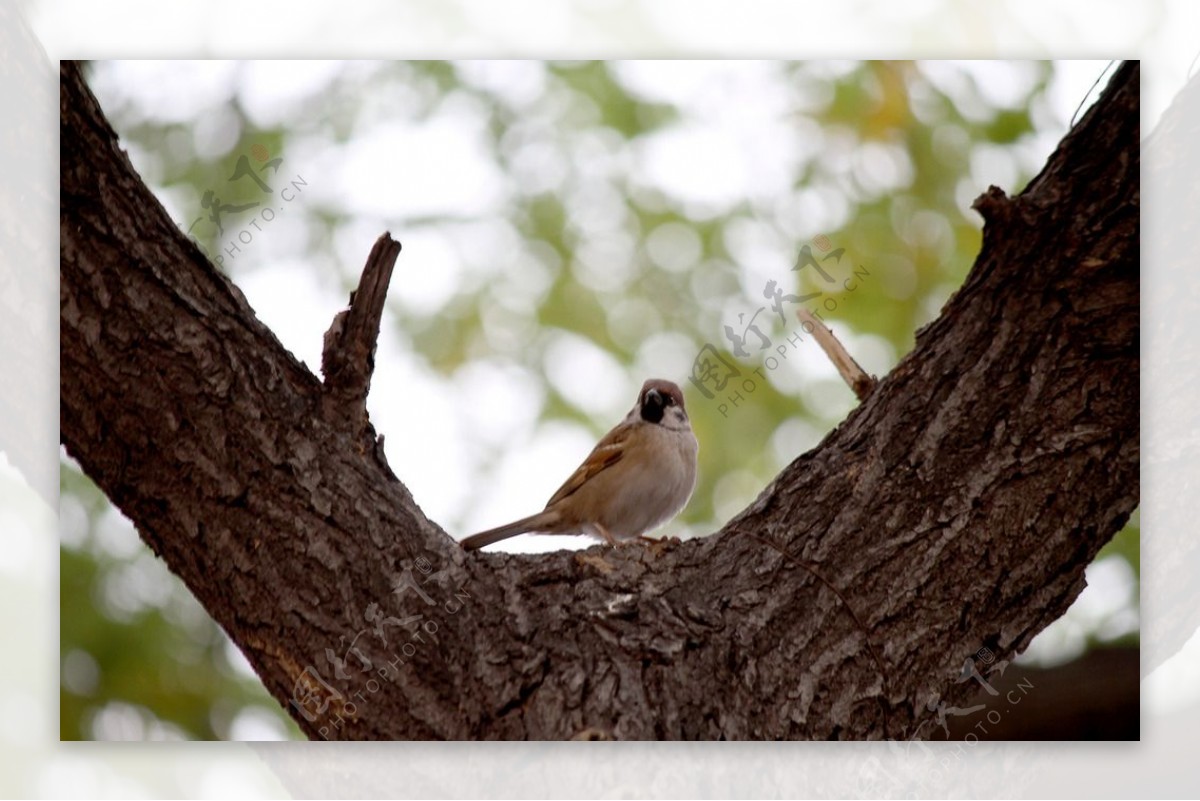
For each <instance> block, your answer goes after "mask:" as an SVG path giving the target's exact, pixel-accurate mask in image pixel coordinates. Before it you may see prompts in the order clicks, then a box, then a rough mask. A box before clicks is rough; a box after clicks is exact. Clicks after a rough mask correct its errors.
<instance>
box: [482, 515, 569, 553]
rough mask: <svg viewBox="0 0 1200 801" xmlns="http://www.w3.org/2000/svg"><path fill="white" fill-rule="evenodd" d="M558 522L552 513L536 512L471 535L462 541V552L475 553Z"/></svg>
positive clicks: (542, 529) (543, 529)
mask: <svg viewBox="0 0 1200 801" xmlns="http://www.w3.org/2000/svg"><path fill="white" fill-rule="evenodd" d="M557 520H558V515H557V514H555V513H554V512H546V511H542V512H538V513H537V514H536V515H530V516H529V517H522V518H521V519H520V520H516V521H514V522H512V523H509V524H508V525H505V526H499V527H497V528H489V529H488V530H487V531H481V532H479V533H478V534H472V535H471V536H469V537H467V538H466V539H465V540H463V541H462V543H461V544H462V547H463V550H464V551H477V550H479V549H480V548H485V547H487V546H488V545H491V544H492V543H493V542H499V541H500V540H506V539H508V538H509V537H515V536H517V535H518V534H524V533H525V532H527V531H545V530H546V527H547V526H550V525H553V524H554V523H555V522H556V521H557Z"/></svg>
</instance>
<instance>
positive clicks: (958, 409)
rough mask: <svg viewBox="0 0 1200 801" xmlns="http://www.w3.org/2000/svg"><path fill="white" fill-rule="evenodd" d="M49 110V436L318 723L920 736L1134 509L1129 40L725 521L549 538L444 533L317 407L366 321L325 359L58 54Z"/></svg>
mask: <svg viewBox="0 0 1200 801" xmlns="http://www.w3.org/2000/svg"><path fill="white" fill-rule="evenodd" d="M61 113H62V123H61V142H62V224H61V234H62V236H61V252H62V275H61V279H62V280H61V290H60V291H61V309H62V323H61V340H62V409H61V423H62V426H61V428H62V440H63V442H64V444H65V445H66V447H67V449H68V451H69V452H70V453H71V454H72V455H73V456H74V457H75V458H76V459H77V460H78V461H79V463H80V464H81V465H82V466H83V468H84V470H85V471H86V472H87V473H88V475H89V476H91V477H92V479H93V480H94V481H95V482H96V483H97V484H98V485H99V486H100V488H101V489H102V490H103V491H104V492H105V493H106V494H107V495H108V496H109V497H110V498H111V499H112V500H113V502H114V503H116V504H117V505H118V506H119V507H120V508H121V509H122V510H123V511H124V512H125V514H126V515H128V516H129V518H130V519H132V520H133V521H134V523H135V524H136V525H137V528H138V531H139V532H140V534H141V536H142V537H143V539H144V540H145V541H146V542H147V543H148V544H149V545H150V546H151V547H152V548H153V549H154V550H155V552H156V553H158V554H159V555H160V556H162V558H163V559H164V560H165V561H166V563H167V564H168V566H169V567H170V568H171V569H172V570H173V571H174V572H175V573H176V574H178V575H179V576H180V577H181V578H182V579H183V581H184V582H185V583H186V584H187V585H188V587H189V588H190V589H191V590H192V592H193V593H194V594H195V595H196V597H197V598H198V599H199V600H200V601H201V603H203V604H204V606H205V608H206V609H208V611H209V612H210V613H211V614H212V615H213V617H214V618H215V619H216V620H217V621H219V622H220V624H221V625H222V626H223V627H224V628H225V630H226V631H227V632H228V633H229V635H230V636H231V637H232V638H233V640H234V641H235V642H236V643H237V644H238V645H239V646H240V647H241V648H242V650H243V651H244V652H245V654H246V655H247V657H248V658H249V660H250V662H251V664H253V665H254V668H255V670H256V671H257V672H258V674H259V676H260V677H261V678H262V680H263V682H264V684H265V685H266V687H267V688H268V689H269V690H270V691H271V693H272V694H273V695H274V696H275V697H276V698H277V699H279V701H280V703H281V704H282V705H284V706H285V707H287V708H288V709H289V711H291V713H292V714H293V715H294V716H295V717H296V719H297V721H298V722H299V723H300V725H301V727H302V728H303V729H304V731H305V732H306V733H307V734H308V735H309V736H310V737H318V738H321V737H323V738H337V739H404V738H450V739H463V738H568V737H572V736H576V735H580V734H581V733H585V735H586V736H611V737H616V738H717V737H724V738H730V739H734V738H736V739H748V738H767V739H772V738H802V737H806V738H820V739H825V738H880V737H885V736H890V737H897V738H898V737H905V736H911V735H914V734H920V732H921V730H922V727H923V726H926V725H927V724H928V723H929V720H930V716H931V714H933V713H931V712H930V710H931V709H934V708H936V707H937V705H939V704H942V705H953V704H956V703H962V702H963V701H964V700H965V699H966V698H967V697H968V695H969V694H970V693H971V690H972V688H973V686H974V685H973V683H971V682H962V681H960V679H961V678H962V677H963V676H964V675H971V674H973V673H982V672H984V671H985V670H986V666H985V665H984V663H983V662H982V661H980V660H979V659H978V658H977V657H976V655H977V653H978V652H980V650H981V649H983V648H987V649H988V653H990V654H991V655H993V656H994V657H995V658H996V659H1001V660H1002V659H1006V658H1009V657H1011V656H1012V655H1013V654H1015V653H1017V652H1019V651H1020V650H1022V649H1023V648H1024V647H1025V646H1026V645H1027V644H1028V643H1029V641H1030V640H1031V639H1032V638H1033V636H1034V635H1035V634H1036V633H1037V632H1038V631H1040V630H1041V629H1042V628H1043V627H1045V626H1046V625H1047V624H1048V623H1050V622H1051V621H1052V620H1054V619H1055V618H1057V617H1058V616H1060V615H1061V614H1062V613H1063V612H1064V611H1065V610H1066V609H1067V607H1068V606H1069V605H1070V603H1071V601H1072V600H1073V599H1074V598H1075V596H1076V595H1078V593H1079V591H1080V590H1081V589H1082V587H1083V585H1084V579H1083V571H1084V568H1085V566H1086V565H1087V564H1088V563H1089V562H1090V561H1091V559H1092V558H1093V557H1094V556H1095V554H1096V552H1097V551H1098V550H1099V549H1100V547H1101V546H1102V545H1103V544H1104V543H1105V542H1106V541H1107V540H1108V539H1109V538H1110V537H1111V536H1112V535H1113V534H1114V533H1115V532H1116V531H1117V530H1118V529H1119V528H1120V527H1121V525H1122V524H1123V523H1124V521H1125V520H1126V518H1127V517H1128V515H1129V513H1130V511H1131V510H1132V509H1133V508H1134V506H1135V505H1136V504H1137V500H1138V295H1139V292H1138V199H1139V193H1138V144H1139V143H1138V67H1137V65H1136V64H1125V65H1123V66H1122V67H1121V68H1120V69H1119V70H1118V71H1117V73H1116V74H1115V76H1114V77H1113V79H1112V81H1111V82H1110V84H1109V86H1108V88H1107V89H1106V90H1105V92H1104V94H1103V96H1102V97H1101V98H1100V100H1099V101H1098V102H1097V103H1096V104H1095V106H1093V108H1092V109H1090V110H1089V111H1088V113H1087V114H1086V115H1085V116H1084V118H1083V119H1082V120H1081V121H1080V122H1079V124H1078V125H1077V126H1076V127H1075V128H1074V129H1073V130H1072V131H1071V132H1070V134H1068V136H1067V137H1066V138H1065V139H1064V140H1063V142H1062V144H1061V146H1060V147H1059V149H1058V150H1057V152H1056V153H1055V154H1054V155H1053V156H1052V157H1051V159H1050V161H1049V162H1048V163H1047V165H1046V168H1045V169H1044V170H1043V171H1042V173H1041V174H1040V175H1039V176H1038V177H1037V178H1036V179H1035V180H1034V181H1033V182H1032V183H1031V184H1030V185H1029V187H1027V188H1026V190H1025V191H1024V192H1022V193H1021V194H1020V195H1018V196H1016V197H1013V198H1009V197H1006V196H1005V195H1004V194H1003V193H1002V192H1000V191H999V190H992V191H991V192H989V193H988V194H987V195H986V196H985V198H984V199H982V200H981V203H980V206H979V208H980V211H981V212H982V213H983V214H984V217H985V219H986V225H985V228H984V239H983V249H982V252H981V253H980V255H979V258H978V260H977V261H976V264H975V266H974V268H973V269H972V270H971V273H970V275H969V276H968V278H967V281H966V283H965V284H964V286H963V287H962V288H961V289H960V291H959V292H958V293H957V294H956V295H955V296H954V297H953V298H952V299H951V300H950V301H949V302H948V303H947V304H946V307H945V308H944V309H943V311H942V314H941V316H940V317H939V318H938V319H937V320H935V321H934V322H933V323H931V324H930V325H929V326H927V327H926V328H925V329H923V330H922V331H921V332H919V333H918V335H917V340H916V346H915V347H914V349H913V351H912V352H911V353H909V354H908V355H907V356H906V357H904V359H902V360H901V362H900V363H899V364H898V365H897V366H896V367H895V368H894V369H893V370H892V371H891V372H890V373H889V374H888V375H887V376H885V377H884V378H883V379H882V380H880V381H879V383H878V385H877V386H876V387H875V389H874V391H873V392H871V393H870V395H869V396H867V397H866V399H865V400H864V401H863V403H862V404H861V405H860V406H859V407H858V408H857V409H855V410H854V411H853V412H852V413H851V414H850V415H849V416H848V418H847V419H846V420H845V421H844V422H843V423H842V424H841V425H839V426H838V427H837V429H835V430H834V431H833V432H831V433H830V434H829V435H828V436H827V437H826V438H825V440H824V441H823V442H822V443H821V444H820V446H819V447H817V448H816V449H814V450H812V451H810V452H808V453H805V454H802V455H799V456H798V457H797V458H796V460H795V461H794V462H793V463H792V464H791V465H789V466H788V467H787V468H785V469H784V470H783V471H782V472H781V473H780V474H779V475H778V476H777V477H776V478H775V480H774V481H773V482H772V483H771V484H770V486H768V487H767V488H766V489H765V490H764V491H763V493H762V494H761V495H760V496H759V497H758V499H757V500H755V502H754V503H752V504H751V505H750V506H749V507H748V508H747V509H745V510H744V511H743V512H741V513H740V514H739V515H737V516H736V517H735V518H734V519H733V520H731V521H729V523H728V524H727V525H726V526H725V527H724V528H723V529H722V530H721V531H720V532H717V533H715V534H714V535H713V536H710V537H706V538H702V539H698V540H692V541H688V542H685V543H683V544H681V545H678V546H674V547H670V546H668V547H664V548H661V549H640V548H633V547H630V548H621V549H616V550H613V551H608V550H604V549H603V548H599V547H598V548H593V549H591V550H589V551H586V552H582V553H570V552H557V553H552V554H543V555H538V556H518V555H511V554H502V553H501V554H485V555H470V556H467V555H464V554H463V553H462V552H461V551H460V550H459V549H458V548H457V547H456V545H455V541H454V539H453V538H451V537H450V536H449V535H447V534H446V533H445V532H444V531H442V530H441V529H440V528H439V527H438V526H437V525H435V524H434V523H432V522H430V521H429V520H428V519H427V518H426V517H425V516H424V515H423V514H422V513H421V511H420V509H418V508H417V506H416V504H415V503H414V502H413V499H412V497H411V495H410V494H409V493H408V491H407V490H406V489H405V487H404V485H403V484H401V483H400V482H399V481H398V480H396V479H395V477H393V476H392V475H391V473H390V471H388V470H387V468H386V465H385V464H383V463H382V460H381V458H377V457H376V455H375V454H373V453H371V452H369V451H368V450H366V449H364V447H363V443H364V439H363V431H364V428H363V422H364V421H365V410H364V416H363V417H359V416H358V415H357V414H347V411H346V408H347V407H345V406H342V405H340V404H337V403H330V402H329V398H330V397H331V396H332V394H334V393H344V394H346V395H348V396H349V397H351V398H355V399H357V398H359V397H360V396H361V397H365V392H366V387H367V384H368V382H369V378H370V359H369V353H370V350H371V347H370V346H371V345H372V344H373V336H368V335H367V334H369V333H370V332H372V331H374V330H375V329H376V328H377V326H378V317H377V315H374V316H373V314H371V315H369V314H366V313H365V312H364V314H363V317H362V318H361V320H360V319H359V318H357V317H356V315H355V313H354V312H353V311H352V312H351V313H350V315H348V317H347V319H346V321H345V324H344V326H342V330H341V332H340V333H339V332H336V331H335V332H334V333H333V334H332V336H331V338H330V341H331V342H333V343H342V344H341V346H340V347H341V352H340V353H338V352H337V350H338V349H337V348H333V351H334V352H333V353H331V349H330V348H329V347H327V349H326V358H325V366H326V375H327V381H326V383H325V384H322V383H321V382H320V381H318V380H317V379H316V377H315V376H313V375H312V374H311V373H310V372H309V371H308V370H307V369H305V368H304V366H303V365H301V364H299V363H298V362H297V361H296V360H295V359H294V358H293V357H292V356H291V354H289V353H288V352H287V351H286V350H284V349H283V347H281V346H280V344H279V342H278V341H277V340H276V339H275V338H274V337H273V336H272V335H271V333H270V332H269V331H268V330H267V329H266V328H265V327H264V326H263V325H262V324H261V323H260V322H259V321H258V320H257V319H256V318H255V317H254V314H253V312H252V311H251V309H250V308H249V307H248V306H247V304H246V302H245V300H244V299H243V298H242V296H241V294H240V293H239V292H238V291H237V290H236V288H235V287H234V286H233V285H232V284H231V283H230V282H229V280H228V279H227V278H225V277H224V276H223V275H221V274H220V273H218V272H217V271H216V270H215V269H214V268H213V266H212V265H211V264H209V263H208V261H207V260H206V259H205V258H204V257H203V256H202V254H201V253H200V252H199V251H198V250H197V249H196V248H195V247H194V246H193V245H192V243H190V242H189V241H188V240H187V239H186V238H185V237H184V236H183V235H182V234H181V233H180V232H179V230H178V229H177V227H176V226H175V225H174V224H173V223H172V222H171V220H170V219H169V218H168V216H167V215H166V213H165V212H164V211H163V209H162V207H161V206H160V205H159V203H158V201H157V200H156V199H155V198H154V197H153V195H152V194H151V193H150V192H149V191H148V190H147V189H146V187H145V186H144V185H143V184H142V182H141V181H140V179H139V178H138V176H137V175H136V174H135V173H134V171H133V169H132V168H131V166H130V164H129V162H128V160H127V159H126V158H125V156H124V154H123V153H122V152H121V151H120V149H119V147H118V145H117V138H116V136H115V134H114V133H113V132H112V130H111V128H110V127H109V126H108V123H107V122H106V121H105V120H104V117H103V115H102V113H101V111H100V109H99V107H98V106H97V104H96V102H95V99H94V98H93V97H92V96H91V94H90V93H89V92H88V90H87V88H86V86H85V85H84V82H83V79H82V77H81V75H80V73H79V70H78V69H77V67H75V66H74V65H72V64H69V63H68V64H64V65H63V67H62V101H61ZM381 245H382V246H386V241H385V240H381V243H377V249H378V248H380V247H381ZM378 255H379V256H380V257H381V258H380V260H379V261H378V262H377V261H376V260H374V259H373V260H372V262H371V263H372V264H377V265H378V264H381V263H382V262H383V261H386V260H387V259H386V258H385V257H386V256H387V255H388V254H387V253H379V254H378ZM391 258H392V260H394V254H392V256H391ZM385 272H386V270H383V269H380V270H379V271H378V273H376V274H375V275H374V277H373V278H371V279H369V280H368V278H366V277H365V278H364V287H366V286H369V287H371V289H370V291H369V292H367V291H366V290H360V296H359V297H356V303H357V301H358V300H360V299H361V300H363V301H364V309H366V308H370V309H373V310H377V309H378V308H379V307H380V306H381V303H382V299H381V295H382V293H383V290H384V287H385V286H386V283H387V278H386V276H385V275H384V273H385ZM367 295H369V296H370V298H371V301H370V302H369V303H368V302H366V296H367ZM352 332H353V333H352ZM356 402H357V400H356ZM353 408H357V407H353ZM413 411H414V413H419V411H420V410H413ZM431 458H433V456H432V455H431ZM751 535H752V536H751ZM768 543H769V546H768ZM785 554H788V555H790V557H791V558H789V556H785ZM801 560H802V563H803V564H806V565H817V566H819V569H820V571H821V573H822V575H823V576H824V577H825V578H826V579H828V580H829V582H830V584H831V585H832V586H833V587H835V588H840V590H838V591H837V592H835V591H834V590H832V589H831V588H830V587H829V586H826V585H825V584H823V583H822V582H821V581H818V580H816V579H815V578H814V577H813V576H812V575H811V574H810V573H809V572H808V571H806V570H804V569H802V568H801V567H799V566H798V564H800V563H801ZM839 594H840V595H841V596H844V598H845V602H846V604H849V605H851V606H852V608H853V609H854V610H855V612H856V614H857V615H858V616H859V617H860V618H861V621H862V625H861V626H860V625H859V624H858V623H857V622H856V621H855V620H854V618H853V617H852V616H851V615H850V614H849V613H848V610H847V609H846V606H845V604H843V601H842V598H840V597H839ZM869 644H870V645H871V646H873V647H874V649H875V650H876V651H877V652H878V657H879V662H876V660H875V659H873V658H872V657H871V649H870V648H868V645H869ZM880 665H882V673H881V669H880ZM966 668H970V670H969V671H967V670H966Z"/></svg>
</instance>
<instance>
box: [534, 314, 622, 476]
mask: <svg viewBox="0 0 1200 801" xmlns="http://www.w3.org/2000/svg"><path fill="white" fill-rule="evenodd" d="M545 365H546V376H547V377H548V378H549V379H550V383H551V384H553V385H554V388H555V390H557V391H558V393H559V394H560V395H562V396H563V397H564V398H566V399H567V401H568V402H569V403H571V404H572V405H574V406H576V407H577V408H579V409H580V410H581V411H583V412H585V413H587V414H589V415H596V416H598V417H612V418H614V419H613V424H614V425H615V424H616V422H617V418H618V416H619V415H623V414H624V412H625V411H627V409H626V408H625V407H626V406H632V405H633V400H634V395H635V393H636V389H633V388H631V387H630V385H629V379H628V376H627V375H626V372H625V368H624V367H622V365H621V363H620V362H618V361H617V360H616V359H615V358H614V357H613V356H612V355H611V354H609V353H608V352H607V351H605V350H603V349H601V348H600V347H598V346H597V345H596V344H595V343H593V342H591V341H590V340H588V339H585V338H583V337H581V336H579V335H577V334H572V333H569V332H566V331H560V332H556V333H555V335H554V338H553V339H552V340H551V342H550V344H549V345H548V346H547V348H546V357H545ZM564 478H565V476H564Z"/></svg>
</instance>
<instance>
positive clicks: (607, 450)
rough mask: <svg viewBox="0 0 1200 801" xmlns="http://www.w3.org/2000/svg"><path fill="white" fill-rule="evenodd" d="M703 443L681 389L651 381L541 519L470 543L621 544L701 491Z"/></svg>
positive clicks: (496, 530)
mask: <svg viewBox="0 0 1200 801" xmlns="http://www.w3.org/2000/svg"><path fill="white" fill-rule="evenodd" d="M698 450H699V444H698V443H697V442H696V436H695V434H693V433H692V425H691V422H690V421H689V420H688V416H687V410H686V409H684V406H683V393H682V392H681V391H680V390H679V387H678V385H676V384H674V383H672V382H670V381H664V380H662V379H656V378H652V379H650V380H649V381H647V382H646V383H645V384H643V385H642V391H641V392H639V393H638V398H637V403H636V404H634V406H633V408H632V409H631V410H630V411H629V414H627V415H625V419H624V420H622V421H621V422H620V423H618V424H617V426H616V427H615V428H613V430H612V431H609V432H608V433H607V434H605V435H604V438H603V439H601V440H600V442H599V443H597V445H596V447H595V448H594V449H593V450H592V452H591V453H590V454H588V457H587V458H586V459H584V461H583V464H581V465H580V466H579V468H578V469H577V470H576V471H575V472H574V473H572V474H571V477H570V478H568V479H567V481H566V483H564V484H563V485H562V486H561V487H559V488H558V492H556V493H554V495H553V496H552V497H551V498H550V500H549V501H548V502H547V503H546V508H545V509H543V510H542V511H540V512H538V513H537V514H535V515H530V516H529V517H523V518H521V519H520V520H517V521H514V522H512V523H509V524H508V525H505V526H500V527H499V528H493V529H488V530H487V531H482V532H480V533H478V534H475V535H472V536H470V537H467V538H466V539H465V540H463V541H462V547H463V548H464V549H466V550H468V551H474V550H477V549H479V548H483V547H485V546H487V545H491V544H492V543H493V542H499V541H500V540H503V539H507V538H508V537H515V536H516V535H517V534H524V533H527V532H528V533H532V534H589V535H591V536H594V537H599V538H600V539H602V540H604V541H605V542H607V543H608V544H609V545H616V544H617V542H618V541H621V540H630V539H634V538H635V537H641V536H642V535H643V534H644V533H645V532H647V531H650V530H652V529H655V528H657V527H658V526H660V525H662V524H663V523H665V522H667V521H668V520H670V519H671V518H672V517H674V516H675V515H676V514H678V513H679V510H680V509H682V508H683V507H684V506H685V505H686V504H687V502H688V499H689V498H691V497H692V491H693V490H694V489H695V488H696V454H697V452H698Z"/></svg>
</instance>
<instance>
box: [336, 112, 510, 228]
mask: <svg viewBox="0 0 1200 801" xmlns="http://www.w3.org/2000/svg"><path fill="white" fill-rule="evenodd" d="M480 125H481V121H480V120H478V119H472V118H471V116H470V115H469V113H468V112H466V111H465V110H462V109H457V110H454V111H446V112H443V113H441V114H438V115H436V116H435V117H434V118H432V119H431V120H429V121H427V122H424V123H421V124H406V123H398V122H397V123H383V124H380V125H378V126H376V127H374V128H372V129H371V130H369V131H366V132H363V133H362V135H360V136H358V137H356V138H355V139H354V140H353V141H351V142H348V143H347V144H345V145H344V146H342V148H340V154H339V160H340V169H339V171H338V174H337V176H336V179H335V180H336V184H337V186H338V188H339V192H340V200H341V203H342V205H343V207H344V209H345V211H347V212H348V213H351V214H371V215H377V216H378V215H382V216H386V217H421V216H430V215H446V216H451V217H457V218H468V219H469V218H472V217H478V216H483V215H486V214H489V213H491V212H494V211H496V210H497V208H498V207H499V204H500V203H501V201H502V199H503V197H504V195H505V179H504V178H503V176H502V175H501V173H500V172H499V171H498V169H497V168H496V165H495V163H494V162H493V160H492V158H491V156H490V154H489V152H488V146H487V145H486V143H485V142H484V140H483V138H482V132H481V130H480Z"/></svg>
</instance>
